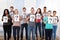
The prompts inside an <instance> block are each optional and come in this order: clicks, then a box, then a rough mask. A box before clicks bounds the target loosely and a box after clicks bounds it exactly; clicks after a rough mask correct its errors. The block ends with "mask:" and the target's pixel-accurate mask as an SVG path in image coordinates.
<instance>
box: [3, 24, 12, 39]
mask: <svg viewBox="0 0 60 40" xmlns="http://www.w3.org/2000/svg"><path fill="white" fill-rule="evenodd" d="M3 30H4V40H9V39H10V38H11V26H8V25H3ZM6 33H7V36H8V37H7V36H6ZM6 38H7V39H6Z"/></svg>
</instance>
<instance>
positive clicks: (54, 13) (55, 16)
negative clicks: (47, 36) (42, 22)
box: [52, 11, 59, 40]
mask: <svg viewBox="0 0 60 40" xmlns="http://www.w3.org/2000/svg"><path fill="white" fill-rule="evenodd" d="M53 18H55V19H54V21H55V22H53V35H52V36H53V40H56V31H57V23H58V22H59V18H58V16H57V15H56V11H53Z"/></svg>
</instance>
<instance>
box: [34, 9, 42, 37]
mask: <svg viewBox="0 0 60 40" xmlns="http://www.w3.org/2000/svg"><path fill="white" fill-rule="evenodd" d="M35 15H36V37H38V33H37V27H38V29H39V34H40V38H41V35H42V34H41V27H42V23H41V22H42V12H41V9H40V8H38V9H37V12H36V14H35Z"/></svg>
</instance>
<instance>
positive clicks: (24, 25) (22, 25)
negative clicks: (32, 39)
mask: <svg viewBox="0 0 60 40" xmlns="http://www.w3.org/2000/svg"><path fill="white" fill-rule="evenodd" d="M22 11H23V12H22V20H21V40H23V29H24V28H25V31H26V40H27V26H28V24H27V20H26V19H27V13H26V8H25V7H23V10H22Z"/></svg>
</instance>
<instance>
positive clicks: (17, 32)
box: [13, 26, 20, 40]
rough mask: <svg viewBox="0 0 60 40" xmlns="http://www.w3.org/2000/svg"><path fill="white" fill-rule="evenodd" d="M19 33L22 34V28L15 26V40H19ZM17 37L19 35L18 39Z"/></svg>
mask: <svg viewBox="0 0 60 40" xmlns="http://www.w3.org/2000/svg"><path fill="white" fill-rule="evenodd" d="M19 32H20V27H19V26H14V27H13V37H14V40H16V39H17V40H19ZM16 35H17V38H16Z"/></svg>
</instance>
